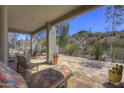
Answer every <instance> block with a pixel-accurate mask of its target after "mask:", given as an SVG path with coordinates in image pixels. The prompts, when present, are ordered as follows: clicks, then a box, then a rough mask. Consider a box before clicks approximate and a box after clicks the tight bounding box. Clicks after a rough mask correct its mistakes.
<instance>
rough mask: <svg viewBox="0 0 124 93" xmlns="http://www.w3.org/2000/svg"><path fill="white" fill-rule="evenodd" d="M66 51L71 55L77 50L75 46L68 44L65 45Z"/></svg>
mask: <svg viewBox="0 0 124 93" xmlns="http://www.w3.org/2000/svg"><path fill="white" fill-rule="evenodd" d="M66 49H67V52H68V53H69V55H72V54H73V53H74V52H75V51H76V50H77V49H78V46H77V45H76V44H68V45H66Z"/></svg>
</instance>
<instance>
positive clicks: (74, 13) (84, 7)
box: [32, 5, 101, 33]
mask: <svg viewBox="0 0 124 93" xmlns="http://www.w3.org/2000/svg"><path fill="white" fill-rule="evenodd" d="M99 7H101V6H100V5H82V6H80V7H78V8H77V9H74V10H72V11H71V12H69V13H67V14H65V15H63V16H61V17H60V18H58V19H56V20H53V21H52V22H49V23H50V24H51V25H55V24H57V23H60V22H64V21H67V20H69V19H71V18H74V17H76V16H79V15H81V14H85V13H87V12H90V11H92V10H94V9H96V8H99ZM45 28H46V24H45V25H44V26H42V27H40V28H38V29H37V30H35V31H33V32H32V33H36V32H39V31H40V30H43V29H45Z"/></svg>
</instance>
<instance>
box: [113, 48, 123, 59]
mask: <svg viewBox="0 0 124 93" xmlns="http://www.w3.org/2000/svg"><path fill="white" fill-rule="evenodd" d="M112 55H113V56H112V57H113V58H114V59H118V60H122V58H123V57H124V48H119V47H113V53H112Z"/></svg>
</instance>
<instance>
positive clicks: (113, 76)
mask: <svg viewBox="0 0 124 93" xmlns="http://www.w3.org/2000/svg"><path fill="white" fill-rule="evenodd" d="M122 72H123V66H122V65H118V64H116V65H115V66H114V67H112V69H110V70H109V71H108V75H109V80H111V81H114V82H120V81H121V79H122Z"/></svg>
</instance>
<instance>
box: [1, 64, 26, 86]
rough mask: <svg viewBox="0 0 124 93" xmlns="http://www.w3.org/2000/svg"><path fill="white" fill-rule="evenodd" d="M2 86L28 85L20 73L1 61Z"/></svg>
mask: <svg viewBox="0 0 124 93" xmlns="http://www.w3.org/2000/svg"><path fill="white" fill-rule="evenodd" d="M0 87H2V88H6V87H8V88H25V87H27V85H26V83H25V81H24V79H23V78H22V77H21V76H20V75H19V74H17V73H16V72H15V71H14V70H12V69H10V68H9V67H7V66H6V65H5V64H3V63H2V62H0Z"/></svg>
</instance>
